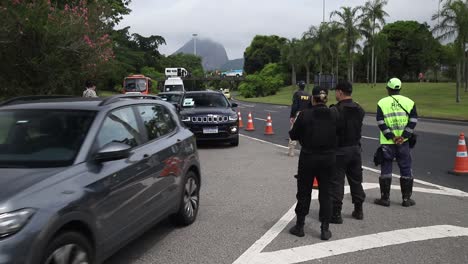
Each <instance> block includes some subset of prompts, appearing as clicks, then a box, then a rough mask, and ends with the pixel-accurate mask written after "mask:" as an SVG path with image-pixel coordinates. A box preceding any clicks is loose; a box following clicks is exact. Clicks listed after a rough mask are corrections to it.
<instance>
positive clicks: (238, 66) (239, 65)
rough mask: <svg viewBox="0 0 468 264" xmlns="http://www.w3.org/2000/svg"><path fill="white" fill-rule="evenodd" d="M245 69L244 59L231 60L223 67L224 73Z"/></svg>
mask: <svg viewBox="0 0 468 264" xmlns="http://www.w3.org/2000/svg"><path fill="white" fill-rule="evenodd" d="M243 68H244V59H236V60H230V61H228V62H227V63H225V64H224V65H223V66H221V70H222V71H230V70H242V69H243Z"/></svg>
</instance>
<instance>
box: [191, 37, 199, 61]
mask: <svg viewBox="0 0 468 264" xmlns="http://www.w3.org/2000/svg"><path fill="white" fill-rule="evenodd" d="M192 36H193V54H194V55H195V56H196V55H197V36H198V34H192Z"/></svg>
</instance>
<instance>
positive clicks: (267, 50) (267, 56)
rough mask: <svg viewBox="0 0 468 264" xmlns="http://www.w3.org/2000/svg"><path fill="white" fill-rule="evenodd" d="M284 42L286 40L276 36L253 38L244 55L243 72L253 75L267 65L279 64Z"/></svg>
mask: <svg viewBox="0 0 468 264" xmlns="http://www.w3.org/2000/svg"><path fill="white" fill-rule="evenodd" d="M286 42H287V39H286V38H282V37H278V36H259V35H258V36H255V38H254V39H253V41H252V43H251V44H250V46H249V47H247V49H246V50H245V53H244V59H245V63H244V71H245V72H246V73H247V74H253V73H255V72H259V71H261V70H262V69H263V67H264V66H265V65H266V64H268V63H279V62H280V61H281V50H282V48H283V46H284V45H285V44H286Z"/></svg>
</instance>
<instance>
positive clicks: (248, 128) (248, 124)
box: [245, 112, 255, 131]
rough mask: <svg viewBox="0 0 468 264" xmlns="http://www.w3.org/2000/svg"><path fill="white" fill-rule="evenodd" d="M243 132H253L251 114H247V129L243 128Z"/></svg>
mask: <svg viewBox="0 0 468 264" xmlns="http://www.w3.org/2000/svg"><path fill="white" fill-rule="evenodd" d="M245 130H246V131H254V130H255V127H254V123H253V119H252V113H250V112H249V118H248V120H247V127H246V128H245Z"/></svg>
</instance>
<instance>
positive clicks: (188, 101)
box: [183, 93, 229, 108]
mask: <svg viewBox="0 0 468 264" xmlns="http://www.w3.org/2000/svg"><path fill="white" fill-rule="evenodd" d="M183 107H184V108H189V107H195V108H196V107H222V108H227V107H229V102H228V101H227V99H226V97H225V96H224V95H223V94H220V93H197V94H187V95H185V97H184V102H183Z"/></svg>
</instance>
